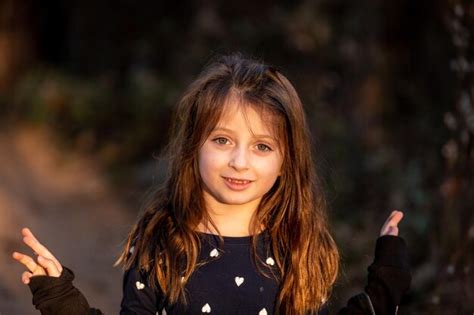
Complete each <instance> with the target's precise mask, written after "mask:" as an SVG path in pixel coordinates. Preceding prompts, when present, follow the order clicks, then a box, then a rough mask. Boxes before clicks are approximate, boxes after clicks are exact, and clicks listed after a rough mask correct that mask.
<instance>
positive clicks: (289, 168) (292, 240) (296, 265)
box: [116, 54, 339, 314]
mask: <svg viewBox="0 0 474 315" xmlns="http://www.w3.org/2000/svg"><path fill="white" fill-rule="evenodd" d="M231 94H232V95H235V94H237V95H238V96H239V98H240V99H241V102H240V103H242V104H247V105H250V106H252V107H253V108H255V109H257V110H259V111H260V112H262V113H263V112H265V113H270V114H271V115H272V117H274V119H273V121H276V122H277V123H276V126H278V127H277V128H276V129H277V132H278V133H279V139H280V142H281V143H280V146H281V148H282V152H283V164H282V169H281V175H280V177H279V178H278V179H277V181H276V182H275V184H274V186H273V187H272V188H271V189H270V191H268V192H267V193H266V194H265V195H264V196H263V198H262V200H261V202H260V205H259V206H258V209H257V210H256V213H255V215H254V219H253V221H252V223H253V230H254V231H257V230H258V227H261V226H262V225H263V226H264V227H266V230H267V231H268V233H269V234H270V236H271V238H270V239H271V250H272V251H273V254H274V257H275V262H276V266H277V267H278V269H279V272H280V276H279V280H280V291H279V296H278V299H277V305H276V308H275V309H276V311H277V312H278V313H281V314H303V313H308V312H309V313H311V312H316V311H317V310H318V309H319V308H320V307H321V306H322V304H323V303H324V302H325V301H326V300H327V299H328V297H329V295H330V291H331V288H332V286H333V284H334V281H335V279H336V277H337V273H338V266H339V254H338V250H337V247H336V245H335V243H334V240H333V238H332V237H331V235H330V233H329V229H328V223H327V219H326V207H327V206H326V201H325V198H324V195H323V191H322V189H321V185H320V184H319V180H318V176H317V174H316V170H315V167H314V163H313V160H312V155H311V143H310V142H311V141H310V135H309V131H308V126H307V122H306V119H305V115H304V111H303V106H302V104H301V100H300V98H299V97H298V94H297V93H296V91H295V89H294V88H293V86H292V85H291V83H290V82H289V81H288V79H287V78H286V77H285V76H283V74H281V72H280V71H278V70H277V69H275V68H273V67H271V66H267V65H265V64H263V63H261V62H258V61H255V60H251V59H246V58H244V57H242V56H241V55H240V54H233V55H229V56H224V57H221V58H220V59H218V60H217V61H214V62H212V63H211V64H209V65H208V66H207V67H206V68H205V69H204V71H203V72H202V73H201V74H200V75H199V76H198V78H197V79H196V80H195V81H194V82H192V83H191V84H190V86H189V87H188V89H187V90H186V91H185V93H184V95H183V96H182V97H181V99H180V101H179V103H178V107H177V111H176V113H175V115H176V116H175V119H174V124H173V131H172V136H171V141H170V143H169V145H168V147H167V150H166V152H167V154H168V158H169V161H170V168H169V174H168V177H167V179H166V181H165V184H164V185H163V186H162V187H161V188H160V189H158V190H157V191H156V192H155V193H154V194H153V196H152V198H151V199H150V201H149V202H148V203H147V205H146V207H145V209H144V212H143V214H142V215H141V216H140V218H139V220H138V222H137V223H136V224H135V225H134V226H133V228H132V230H131V232H130V234H129V235H128V239H127V242H126V245H125V247H124V250H123V252H122V254H121V256H120V257H119V259H118V260H117V262H116V265H118V264H119V263H123V264H124V268H125V269H128V268H130V267H132V265H136V266H138V267H139V268H142V269H145V270H147V271H148V272H149V274H150V279H151V280H153V281H152V284H153V283H155V282H156V283H157V284H158V286H159V290H161V292H162V293H163V294H164V296H165V297H166V299H167V301H168V303H171V304H172V303H175V302H178V301H183V302H185V291H184V285H185V283H186V281H187V279H188V278H189V277H190V275H191V274H192V273H193V271H194V270H195V269H196V268H197V267H198V261H197V258H198V253H199V250H200V241H199V234H198V232H197V231H196V228H197V226H198V224H199V223H200V222H206V223H209V222H211V224H212V221H210V218H209V216H208V214H207V211H206V210H205V209H206V208H205V203H204V199H203V195H202V187H201V179H200V174H199V169H198V167H197V165H198V164H197V163H198V152H199V149H200V147H201V145H202V144H203V143H204V141H205V140H206V138H207V137H208V135H209V134H210V132H211V131H212V129H213V128H214V127H215V126H216V125H217V123H218V122H219V119H220V117H221V115H222V112H223V108H224V104H225V102H226V100H227V99H228V98H229V97H230V96H231ZM132 246H133V250H131V249H132ZM255 246H256V238H254V240H253V253H254V254H255V253H256V250H255ZM254 258H255V257H254ZM182 277H184V278H182ZM183 279H184V281H183Z"/></svg>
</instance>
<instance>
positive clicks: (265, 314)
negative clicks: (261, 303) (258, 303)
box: [258, 308, 268, 315]
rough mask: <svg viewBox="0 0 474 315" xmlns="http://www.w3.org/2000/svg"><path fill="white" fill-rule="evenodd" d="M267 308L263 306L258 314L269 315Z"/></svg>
mask: <svg viewBox="0 0 474 315" xmlns="http://www.w3.org/2000/svg"><path fill="white" fill-rule="evenodd" d="M267 314H268V313H267V310H266V309H265V308H262V309H261V310H260V312H258V315H267Z"/></svg>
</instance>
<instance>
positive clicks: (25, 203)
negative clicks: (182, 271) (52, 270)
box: [0, 127, 135, 315]
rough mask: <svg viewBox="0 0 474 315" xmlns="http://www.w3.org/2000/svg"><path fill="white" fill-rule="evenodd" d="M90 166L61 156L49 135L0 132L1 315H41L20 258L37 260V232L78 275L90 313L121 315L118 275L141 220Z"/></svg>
mask: <svg viewBox="0 0 474 315" xmlns="http://www.w3.org/2000/svg"><path fill="white" fill-rule="evenodd" d="M132 213H134V212H133V211H127V210H126V209H125V206H124V203H123V202H121V200H120V199H119V198H118V197H117V196H116V195H114V193H113V192H112V191H111V190H110V189H109V188H108V187H107V183H106V182H105V180H104V177H103V174H101V170H100V169H99V168H98V167H97V166H96V165H95V164H94V163H93V162H92V161H90V160H88V159H87V158H85V157H81V156H78V155H77V154H74V153H65V152H61V151H60V150H59V149H58V148H57V147H56V146H55V145H54V141H52V137H51V136H50V135H49V134H48V132H47V131H45V130H44V129H38V128H32V127H24V128H20V129H16V130H10V131H0V255H1V257H0V274H1V275H2V277H0V314H1V315H18V314H20V315H28V314H39V311H37V310H35V309H34V307H33V305H32V303H31V293H30V291H29V288H28V287H27V286H25V285H24V284H23V283H22V282H21V280H20V276H21V273H22V272H23V270H24V268H23V267H22V266H21V265H20V264H19V263H17V262H16V261H14V260H13V259H12V258H11V253H12V251H14V250H17V251H21V252H28V253H31V251H29V250H28V249H27V247H26V246H24V245H23V244H22V242H21V236H20V229H21V228H22V227H24V226H27V227H30V228H31V229H32V231H33V233H35V234H36V236H37V237H38V238H39V240H40V241H41V242H43V243H44V244H46V246H47V247H48V248H49V249H50V250H51V251H52V252H53V254H55V255H56V257H57V258H58V259H59V261H60V262H61V263H62V264H63V265H66V266H68V267H70V268H71V269H72V270H73V271H74V272H75V274H76V280H75V281H74V283H75V285H76V286H77V287H79V288H80V290H81V291H82V292H83V293H84V295H85V296H86V297H87V298H88V300H89V303H90V305H91V306H94V307H98V308H100V309H101V310H102V311H104V312H105V313H106V314H118V311H119V306H120V299H121V296H122V271H121V269H120V267H112V265H113V263H114V261H115V258H116V257H117V255H118V253H119V251H120V246H121V242H122V240H123V239H124V237H125V236H126V234H127V232H128V230H129V228H130V226H131V224H132V223H133V221H134V219H135V217H132Z"/></svg>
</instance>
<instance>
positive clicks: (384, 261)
mask: <svg viewBox="0 0 474 315" xmlns="http://www.w3.org/2000/svg"><path fill="white" fill-rule="evenodd" d="M402 217H403V213H401V212H399V211H394V212H392V214H391V216H390V217H389V218H388V219H387V221H386V222H385V224H384V225H383V227H382V229H381V232H380V237H379V238H378V239H377V244H376V247H375V257H374V262H373V263H372V264H371V265H370V266H369V268H368V271H369V277H368V283H367V286H366V287H365V291H364V292H363V293H361V294H359V295H356V296H354V297H352V298H351V299H350V300H349V302H348V304H347V306H346V307H344V308H343V309H341V310H340V311H339V312H338V314H339V315H358V314H361V315H362V314H377V315H384V314H387V315H389V314H390V315H393V314H396V313H397V310H398V305H399V304H400V302H401V298H402V296H403V295H404V294H405V293H406V292H407V291H408V289H409V287H410V281H411V275H410V270H409V266H408V254H407V249H406V245H405V241H404V240H403V239H402V238H400V237H398V223H399V222H400V221H401V219H402Z"/></svg>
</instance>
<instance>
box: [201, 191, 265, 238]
mask: <svg viewBox="0 0 474 315" xmlns="http://www.w3.org/2000/svg"><path fill="white" fill-rule="evenodd" d="M205 199H208V198H205ZM259 203H260V200H256V201H255V202H253V203H250V204H245V205H227V204H221V203H218V202H216V201H214V200H206V204H207V213H208V214H209V217H210V218H211V220H212V222H213V223H214V224H215V225H216V227H217V229H218V230H219V232H220V234H221V235H222V236H231V237H232V236H234V237H238V236H249V235H251V234H252V229H251V223H252V219H253V216H254V214H255V211H256V210H257V207H258V204H259ZM262 229H263V228H262V227H261V228H260V229H259V230H258V231H257V232H260V231H261V230H262ZM197 230H198V231H200V232H204V233H210V234H218V231H217V230H216V229H215V227H213V226H212V225H211V224H210V223H209V224H205V223H204V222H201V223H199V225H198V227H197Z"/></svg>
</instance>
